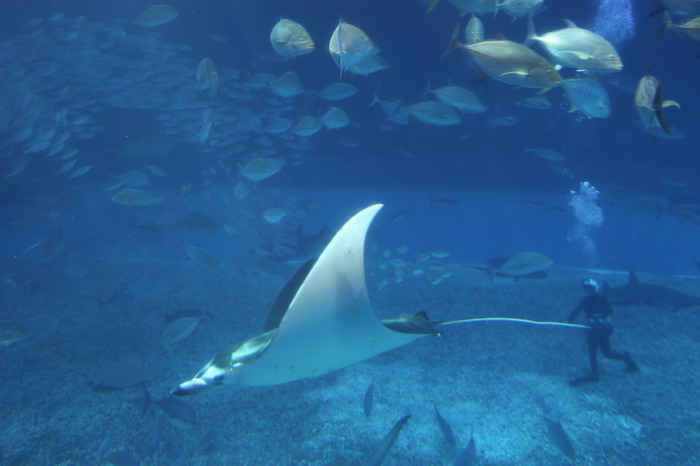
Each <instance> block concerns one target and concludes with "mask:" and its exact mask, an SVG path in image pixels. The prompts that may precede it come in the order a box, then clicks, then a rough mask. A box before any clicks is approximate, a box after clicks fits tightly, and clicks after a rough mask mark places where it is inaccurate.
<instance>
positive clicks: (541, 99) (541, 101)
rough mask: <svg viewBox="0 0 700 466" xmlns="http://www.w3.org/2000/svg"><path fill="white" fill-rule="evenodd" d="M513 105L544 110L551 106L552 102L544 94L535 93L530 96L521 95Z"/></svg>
mask: <svg viewBox="0 0 700 466" xmlns="http://www.w3.org/2000/svg"><path fill="white" fill-rule="evenodd" d="M515 105H517V106H519V107H524V108H533V109H536V110H546V109H549V108H552V103H551V102H550V101H549V99H548V98H547V96H546V95H535V96H532V97H523V98H521V99H518V100H517V101H516V102H515Z"/></svg>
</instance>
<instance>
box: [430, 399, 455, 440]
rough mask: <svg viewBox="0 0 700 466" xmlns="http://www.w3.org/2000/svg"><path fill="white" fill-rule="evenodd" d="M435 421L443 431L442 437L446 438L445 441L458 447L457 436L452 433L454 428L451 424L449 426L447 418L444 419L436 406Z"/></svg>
mask: <svg viewBox="0 0 700 466" xmlns="http://www.w3.org/2000/svg"><path fill="white" fill-rule="evenodd" d="M435 420H436V421H437V423H438V426H440V430H441V431H442V435H443V436H444V437H445V441H446V442H447V443H449V444H450V445H456V444H457V440H456V439H455V434H454V432H453V431H452V427H450V424H448V422H447V421H446V420H445V418H444V417H442V415H441V414H440V411H438V408H437V406H435Z"/></svg>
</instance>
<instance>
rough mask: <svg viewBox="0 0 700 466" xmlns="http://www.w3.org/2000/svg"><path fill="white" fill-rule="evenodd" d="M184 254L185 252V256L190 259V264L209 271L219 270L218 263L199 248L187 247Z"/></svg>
mask: <svg viewBox="0 0 700 466" xmlns="http://www.w3.org/2000/svg"><path fill="white" fill-rule="evenodd" d="M185 252H187V255H188V256H189V257H190V259H192V262H195V263H197V264H199V265H202V266H204V267H206V268H209V269H217V268H219V261H218V260H216V259H215V258H214V256H212V255H211V254H209V253H208V252H207V251H206V250H204V249H202V248H200V247H199V246H187V247H186V248H185Z"/></svg>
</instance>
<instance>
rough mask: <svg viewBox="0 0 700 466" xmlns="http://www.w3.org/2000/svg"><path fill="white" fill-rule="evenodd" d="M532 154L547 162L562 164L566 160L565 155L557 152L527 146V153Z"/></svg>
mask: <svg viewBox="0 0 700 466" xmlns="http://www.w3.org/2000/svg"><path fill="white" fill-rule="evenodd" d="M528 152H529V153H531V154H534V155H536V156H537V157H540V158H543V159H546V160H551V161H553V162H561V161H562V160H566V157H565V156H564V154H562V153H560V152H557V151H555V150H552V149H546V148H544V147H527V146H525V153H526V154H527V153H528Z"/></svg>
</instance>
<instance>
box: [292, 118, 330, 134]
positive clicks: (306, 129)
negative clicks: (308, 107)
mask: <svg viewBox="0 0 700 466" xmlns="http://www.w3.org/2000/svg"><path fill="white" fill-rule="evenodd" d="M321 129H323V120H321V119H320V118H318V117H315V116H306V117H303V118H302V119H301V120H299V121H298V122H297V124H296V125H295V126H294V128H292V129H291V130H289V132H290V133H292V134H296V135H297V136H312V135H314V134H316V133H318V132H319V131H321Z"/></svg>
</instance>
